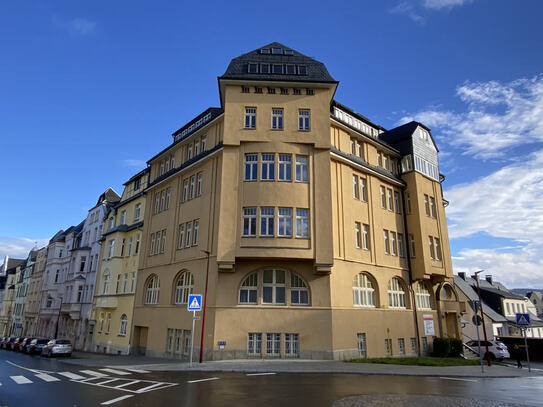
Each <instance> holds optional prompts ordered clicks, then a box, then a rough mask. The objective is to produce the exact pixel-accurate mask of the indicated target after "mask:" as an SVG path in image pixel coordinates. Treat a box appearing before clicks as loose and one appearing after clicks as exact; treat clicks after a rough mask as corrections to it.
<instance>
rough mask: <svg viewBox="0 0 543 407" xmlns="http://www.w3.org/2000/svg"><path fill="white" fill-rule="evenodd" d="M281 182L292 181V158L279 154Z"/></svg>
mask: <svg viewBox="0 0 543 407" xmlns="http://www.w3.org/2000/svg"><path fill="white" fill-rule="evenodd" d="M278 179H279V181H292V156H291V155H290V154H279V178H278Z"/></svg>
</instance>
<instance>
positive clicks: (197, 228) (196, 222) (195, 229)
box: [192, 219, 200, 246]
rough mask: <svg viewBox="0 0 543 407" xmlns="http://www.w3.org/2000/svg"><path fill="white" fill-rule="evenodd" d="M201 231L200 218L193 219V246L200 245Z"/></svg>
mask: <svg viewBox="0 0 543 407" xmlns="http://www.w3.org/2000/svg"><path fill="white" fill-rule="evenodd" d="M199 232H200V219H195V220H194V221H193V228H192V245H193V246H198V238H199Z"/></svg>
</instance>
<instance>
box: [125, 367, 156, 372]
mask: <svg viewBox="0 0 543 407" xmlns="http://www.w3.org/2000/svg"><path fill="white" fill-rule="evenodd" d="M122 369H124V370H128V371H129V372H134V373H151V372H150V371H149V370H143V369H132V368H131V369H129V368H127V367H123V368H122Z"/></svg>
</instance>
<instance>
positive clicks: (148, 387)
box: [119, 382, 169, 393]
mask: <svg viewBox="0 0 543 407" xmlns="http://www.w3.org/2000/svg"><path fill="white" fill-rule="evenodd" d="M163 384H166V383H160V382H159V383H155V384H152V385H150V386H147V387H144V388H142V389H138V390H136V391H135V392H136V393H145V392H146V391H149V390H151V389H154V388H155V387H158V386H162V385H163ZM166 387H169V386H166ZM119 390H125V389H119Z"/></svg>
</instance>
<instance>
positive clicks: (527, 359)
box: [523, 328, 532, 372]
mask: <svg viewBox="0 0 543 407" xmlns="http://www.w3.org/2000/svg"><path fill="white" fill-rule="evenodd" d="M526 330H527V329H526V328H524V329H523V331H524V347H525V348H526V361H527V362H528V372H531V371H532V370H531V369H530V352H528V339H526V336H527V332H526Z"/></svg>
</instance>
